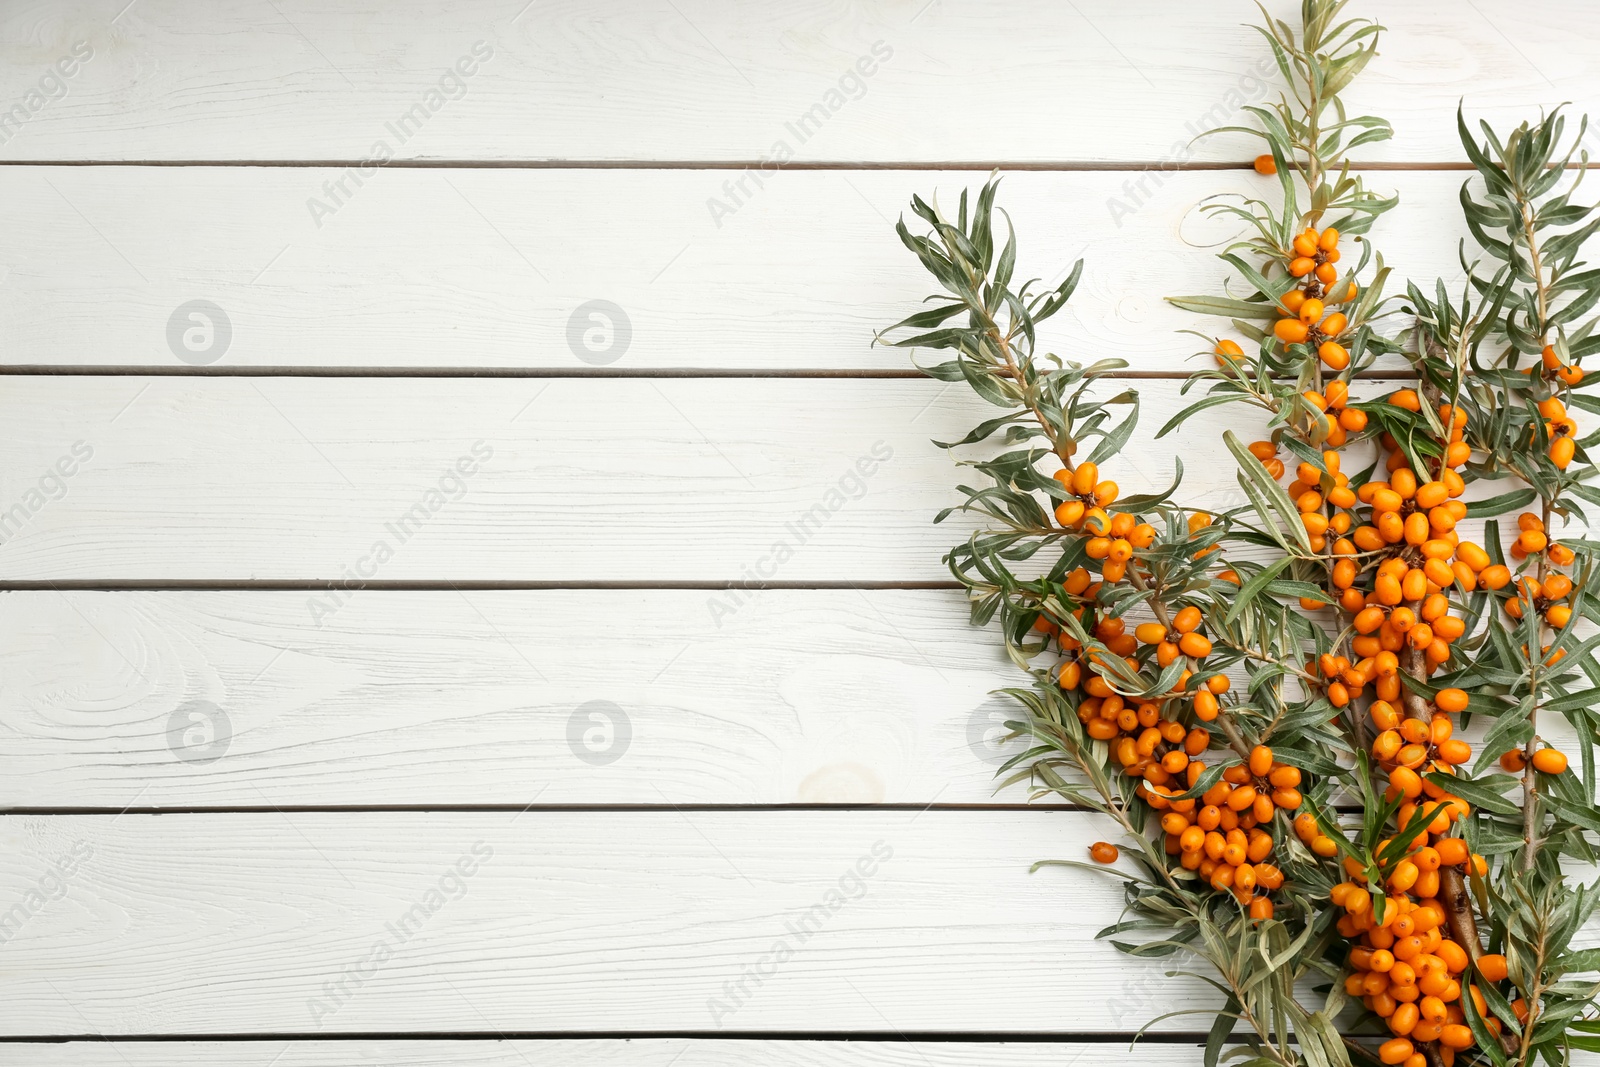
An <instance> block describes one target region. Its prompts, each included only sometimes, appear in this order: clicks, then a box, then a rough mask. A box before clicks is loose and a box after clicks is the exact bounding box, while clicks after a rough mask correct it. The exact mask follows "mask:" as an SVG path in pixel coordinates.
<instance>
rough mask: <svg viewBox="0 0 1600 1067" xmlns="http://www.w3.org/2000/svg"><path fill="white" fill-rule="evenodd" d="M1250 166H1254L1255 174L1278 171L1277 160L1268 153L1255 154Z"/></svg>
mask: <svg viewBox="0 0 1600 1067" xmlns="http://www.w3.org/2000/svg"><path fill="white" fill-rule="evenodd" d="M1251 166H1253V167H1254V168H1255V170H1256V173H1257V174H1276V173H1278V161H1277V160H1275V159H1273V158H1272V156H1271V154H1270V153H1269V154H1265V155H1259V156H1257V157H1256V159H1255V162H1254V163H1252V164H1251Z"/></svg>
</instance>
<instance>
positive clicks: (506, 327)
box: [0, 14, 1467, 373]
mask: <svg viewBox="0 0 1600 1067" xmlns="http://www.w3.org/2000/svg"><path fill="white" fill-rule="evenodd" d="M530 17H531V14H530ZM337 177H338V172H337V171H333V170H329V169H325V168H312V169H301V168H280V169H251V168H237V167H217V168H170V167H155V168H127V167H113V168H71V167H46V168H33V167H15V168H0V222H3V224H4V227H5V230H6V232H7V235H8V236H7V240H6V241H5V242H4V245H3V246H0V269H4V270H5V271H6V272H7V275H6V284H5V285H4V286H3V287H0V321H3V322H5V323H6V324H7V329H6V330H5V331H4V333H3V334H0V360H3V362H4V363H6V364H8V365H13V366H15V365H18V364H22V365H45V366H54V365H72V366H81V365H91V366H104V365H115V366H155V367H171V368H183V367H184V366H185V365H186V363H187V362H199V361H202V360H203V361H205V365H207V366H211V367H215V368H230V367H266V366H277V367H346V366H348V367H368V368H372V367H448V368H477V367H498V368H544V369H549V370H567V371H588V370H590V369H592V368H593V367H597V366H602V367H605V368H607V369H609V370H611V371H617V372H630V373H631V372H640V371H648V370H654V369H661V368H715V369H724V370H726V369H746V370H758V371H766V370H792V369H801V370H851V369H879V370H884V369H887V370H897V371H904V370H906V369H908V368H909V367H910V365H911V364H910V354H909V353H908V352H907V351H905V350H903V349H895V348H887V347H884V346H876V347H874V346H873V345H872V339H873V337H874V335H875V333H876V331H879V330H882V329H884V328H885V327H887V326H888V325H890V324H891V323H894V322H897V321H898V320H899V319H901V318H903V317H904V316H905V315H906V314H908V309H914V308H915V307H916V306H917V305H918V302H919V301H921V300H922V298H923V297H925V296H927V295H928V294H929V293H930V292H931V291H933V288H934V283H933V281H932V279H930V278H929V277H928V276H927V275H926V274H925V273H924V272H923V270H922V268H921V266H920V265H919V264H918V263H917V262H916V260H915V258H914V257H913V256H912V255H911V254H910V253H909V252H908V251H906V249H905V248H904V246H902V245H901V244H900V241H899V240H898V238H896V237H895V235H894V232H893V223H894V221H895V220H896V219H898V218H900V217H901V216H902V214H904V215H905V216H906V217H907V218H910V220H911V223H912V225H913V227H914V228H915V229H917V230H918V231H919V232H920V231H921V229H922V228H923V224H922V223H921V221H920V220H918V219H916V218H914V217H912V216H911V213H910V209H909V203H910V199H911V196H912V194H913V193H916V194H919V195H921V196H923V197H925V198H926V197H932V196H934V195H935V194H937V195H938V197H939V201H940V203H941V204H942V205H944V206H945V207H946V208H947V209H948V210H950V211H952V212H953V211H954V210H955V203H956V200H957V198H958V197H959V195H960V191H961V190H962V189H967V188H970V189H973V190H974V191H975V190H976V189H978V188H979V187H981V186H982V184H983V181H984V179H985V177H986V176H985V175H984V174H981V173H976V174H975V173H970V172H954V171H920V170H919V171H909V172H906V171H890V172H884V171H859V170H853V171H828V172H818V171H794V172H791V173H786V174H781V175H778V176H776V177H775V178H774V180H772V181H770V182H768V183H767V185H766V187H765V188H764V189H763V190H761V191H760V193H759V195H758V196H752V197H751V198H750V199H748V200H746V201H745V202H744V204H743V205H742V206H741V207H740V208H739V210H738V211H737V213H736V214H733V215H728V216H721V217H717V218H713V215H712V213H711V212H710V211H709V210H708V209H707V206H706V205H707V202H708V200H710V199H711V198H713V197H722V196H723V195H724V194H723V192H722V185H723V183H724V182H728V181H730V180H734V179H737V177H738V176H737V175H729V174H728V173H727V172H724V171H707V170H691V171H648V170H647V171H638V170H604V171H593V170H589V171H582V170H504V169H495V170H388V171H384V172H383V173H382V174H381V175H379V176H378V177H377V178H375V179H374V180H373V181H371V182H370V183H368V184H367V185H365V186H364V187H362V188H361V189H360V190H358V191H356V195H354V196H353V197H352V198H351V199H350V200H349V202H348V203H347V204H346V205H345V206H344V207H343V208H341V209H340V211H339V213H338V214H337V215H334V216H331V217H323V218H321V219H320V225H319V224H318V221H317V220H313V218H312V216H311V214H310V213H309V212H308V210H307V207H306V204H307V203H308V201H309V200H310V199H311V198H313V197H315V196H317V195H319V190H320V188H321V186H322V184H323V183H324V182H326V181H330V180H336V179H337ZM1365 177H1366V179H1367V180H1368V181H1369V183H1370V184H1371V185H1372V187H1373V188H1375V189H1378V190H1381V191H1383V192H1385V193H1388V194H1398V195H1399V196H1400V197H1401V200H1402V203H1404V204H1405V205H1406V207H1405V210H1401V211H1397V212H1394V213H1392V214H1391V215H1389V216H1386V217H1385V219H1384V222H1383V226H1382V228H1381V230H1380V231H1379V233H1378V235H1377V237H1378V241H1377V248H1378V250H1379V251H1381V252H1382V253H1383V257H1384V261H1385V262H1386V263H1388V264H1389V265H1391V266H1393V267H1395V268H1396V271H1397V273H1396V277H1403V276H1407V275H1409V276H1412V277H1417V278H1422V279H1432V278H1434V277H1443V278H1446V279H1447V280H1449V281H1450V282H1451V283H1452V284H1451V287H1452V288H1456V287H1458V286H1459V284H1460V282H1461V279H1462V277H1463V276H1462V273H1461V269H1460V265H1459V260H1458V257H1457V243H1458V241H1459V240H1460V239H1462V238H1463V237H1466V236H1467V232H1466V229H1465V226H1464V224H1463V223H1462V222H1461V220H1460V217H1459V216H1460V212H1459V210H1458V209H1457V208H1456V206H1455V205H1456V197H1457V192H1458V190H1459V189H1460V186H1461V183H1462V182H1463V181H1464V180H1465V178H1466V175H1463V174H1461V173H1459V172H1454V171H1410V172H1404V171H1397V172H1390V171H1384V172H1375V173H1370V174H1367V175H1365ZM1141 183H1142V184H1141ZM752 188H753V187H752V186H747V189H752ZM1277 188H1278V186H1277V181H1276V179H1270V180H1269V179H1264V178H1262V177H1260V176H1258V175H1256V174H1255V173H1254V172H1253V171H1248V170H1242V171H1197V172H1181V173H1168V174H1163V173H1161V172H1155V173H1154V174H1153V175H1151V176H1147V175H1144V174H1139V173H1128V172H1122V171H1101V172H1088V173H1080V172H1066V173H1033V172H1020V173H1015V174H1008V175H1007V176H1006V178H1005V180H1004V182H1003V184H1002V186H1001V189H1002V192H1001V196H1000V201H999V202H1000V205H1001V206H1002V207H1003V208H1004V210H1005V211H1006V212H1007V214H1009V215H1010V216H1011V218H1012V219H1013V220H1014V222H1015V224H1016V227H1017V232H1018V235H1019V249H1020V260H1019V265H1018V276H1019V277H1021V278H1035V277H1038V278H1043V279H1044V280H1045V281H1046V282H1055V281H1059V280H1060V279H1061V278H1063V277H1065V275H1066V272H1067V271H1068V270H1069V269H1070V268H1071V266H1072V264H1073V262H1074V261H1076V260H1078V259H1080V258H1082V259H1083V260H1084V261H1085V265H1084V275H1083V280H1082V282H1081V283H1080V286H1079V289H1078V293H1077V295H1076V296H1075V297H1074V299H1073V301H1072V302H1071V303H1070V304H1069V305H1068V306H1067V309H1066V310H1065V311H1064V312H1062V314H1061V315H1059V316H1058V317H1057V318H1056V319H1055V320H1053V321H1052V322H1051V323H1050V324H1048V325H1047V326H1046V328H1045V330H1044V331H1043V334H1042V336H1043V340H1044V343H1045V344H1046V345H1047V346H1048V347H1049V348H1050V350H1052V351H1056V352H1059V353H1061V354H1062V355H1064V356H1066V357H1067V358H1072V359H1080V360H1084V361H1088V360H1090V359H1098V358H1104V357H1107V356H1118V357H1120V358H1122V359H1125V360H1127V361H1128V362H1129V363H1130V364H1131V365H1132V368H1133V369H1135V370H1137V371H1140V372H1149V371H1166V372H1173V373H1178V372H1183V371H1186V370H1187V369H1189V368H1191V367H1193V366H1195V363H1194V362H1192V361H1191V358H1190V357H1191V356H1192V355H1193V354H1194V353H1195V352H1196V351H1198V350H1200V349H1201V348H1203V347H1204V346H1202V345H1201V343H1200V342H1199V341H1198V340H1196V339H1195V338H1192V337H1189V336H1187V335H1183V336H1180V335H1179V333H1178V331H1180V330H1184V329H1197V328H1198V329H1203V330H1209V331H1213V332H1221V331H1228V330H1230V327H1229V325H1228V323H1227V322H1226V321H1225V320H1222V319H1214V320H1211V321H1209V322H1197V320H1196V316H1194V315H1192V314H1189V313H1187V312H1183V311H1180V310H1178V309H1177V308H1174V307H1172V306H1170V305H1169V304H1167V303H1166V301H1165V300H1164V299H1163V298H1164V297H1166V296H1174V295H1183V294H1190V293H1203V292H1214V291H1216V290H1217V288H1218V287H1219V286H1221V285H1223V284H1224V283H1225V282H1226V283H1229V284H1233V280H1232V279H1230V278H1229V271H1228V268H1227V267H1226V266H1225V265H1224V264H1222V263H1220V262H1219V261H1218V260H1217V258H1216V252H1217V251H1218V249H1219V248H1220V247H1221V246H1223V245H1225V244H1226V243H1227V242H1228V241H1229V240H1231V239H1233V238H1235V237H1237V236H1238V234H1239V232H1240V227H1239V225H1237V224H1235V223H1231V222H1227V221H1225V220H1223V219H1220V218H1214V217H1210V216H1208V215H1207V214H1206V212H1205V211H1204V210H1203V207H1202V205H1203V204H1206V203H1210V202H1225V201H1231V202H1237V201H1238V200H1239V199H1240V198H1242V197H1244V196H1247V195H1249V196H1263V195H1277ZM1430 204H1431V205H1436V206H1437V210H1428V209H1426V208H1425V207H1424V205H1430ZM557 205H559V207H558V208H557V207H556V206H557ZM1347 257H1348V265H1350V266H1353V265H1354V264H1355V263H1357V262H1359V259H1360V251H1359V247H1358V246H1352V247H1351V250H1350V251H1349V252H1347ZM1373 273H1374V271H1373V268H1371V267H1369V268H1368V269H1367V271H1366V272H1365V275H1364V277H1363V280H1366V279H1370V278H1371V276H1372V274H1373ZM197 299H203V300H209V301H211V302H212V303H214V304H215V305H216V306H217V307H218V308H220V309H221V311H222V314H224V315H226V316H227V321H228V324H229V326H230V328H231V332H230V334H229V336H228V339H227V342H226V344H225V345H222V343H221V342H220V341H219V340H218V339H217V338H216V337H213V338H211V339H209V340H207V339H205V338H204V337H199V338H195V339H194V340H193V342H192V343H193V346H194V347H195V348H199V349H202V351H200V352H191V351H189V350H188V349H181V350H180V349H175V348H174V346H173V345H172V344H171V343H169V340H168V323H169V321H170V320H171V319H172V318H173V316H174V314H175V313H176V312H177V309H178V308H179V307H180V306H182V305H185V304H187V303H188V302H189V301H192V300H197ZM595 300H605V301H609V302H611V303H612V304H614V305H616V307H617V308H619V309H621V313H622V315H623V316H625V317H626V322H627V330H628V333H627V336H626V339H625V340H624V339H623V337H622V336H621V335H620V334H613V335H612V336H611V337H610V338H607V337H606V336H605V335H604V334H596V335H593V336H591V337H588V338H585V336H584V332H585V331H587V330H589V329H591V328H592V327H593V323H591V322H590V320H589V319H588V315H587V313H586V312H583V311H582V310H581V309H582V308H584V307H585V306H586V305H587V304H589V302H591V301H595ZM612 314H613V316H615V313H614V312H613V313H612ZM574 316H576V317H577V320H578V323H579V326H578V328H577V329H576V331H574V332H575V333H576V340H574V338H573V336H572V335H571V334H569V324H570V323H572V322H573V319H574ZM618 321H619V322H620V321H621V320H620V318H619V320H618ZM919 355H920V358H922V359H924V360H927V359H929V358H930V357H931V355H932V354H931V353H920V354H919Z"/></svg>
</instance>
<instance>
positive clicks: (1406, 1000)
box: [1294, 690, 1505, 1067]
mask: <svg viewBox="0 0 1600 1067" xmlns="http://www.w3.org/2000/svg"><path fill="white" fill-rule="evenodd" d="M1446 692H1448V690H1447V691H1446ZM1441 695H1442V694H1441ZM1464 698H1465V694H1462V699H1463V700H1464ZM1410 721H1413V722H1415V721H1417V720H1410ZM1402 769H1404V768H1402ZM1412 777H1413V778H1414V777H1415V774H1414V773H1413V774H1412ZM1395 789H1396V780H1395V779H1394V778H1393V777H1391V783H1390V796H1391V797H1392V796H1393V795H1394V791H1395ZM1413 810H1415V809H1414V806H1413ZM1407 817H1408V816H1405V815H1402V825H1403V824H1404V821H1405V819H1406V818H1407ZM1441 824H1442V825H1441ZM1448 824H1449V820H1448V818H1446V817H1445V816H1444V815H1442V814H1441V815H1440V816H1439V817H1438V818H1437V819H1436V821H1435V823H1434V824H1433V825H1430V827H1429V831H1431V832H1435V833H1442V832H1443V831H1444V830H1446V829H1448ZM1294 828H1295V833H1296V835H1297V836H1298V837H1299V838H1300V839H1301V841H1303V842H1304V843H1305V844H1306V846H1307V847H1308V848H1310V849H1311V850H1312V851H1313V852H1315V853H1316V854H1318V855H1320V856H1329V857H1331V856H1333V855H1335V854H1336V852H1337V850H1338V846H1337V845H1336V844H1335V843H1334V841H1333V840H1332V839H1331V838H1329V837H1327V836H1326V835H1325V834H1323V833H1322V832H1321V830H1320V828H1319V827H1318V826H1317V823H1316V820H1315V819H1313V818H1311V816H1310V815H1302V816H1300V817H1299V818H1297V819H1296V820H1295V823H1294ZM1388 845H1389V842H1388V841H1384V842H1380V844H1379V847H1378V851H1379V852H1380V853H1381V852H1382V851H1384V849H1386V848H1387V846H1388ZM1443 867H1467V868H1470V869H1471V870H1472V871H1474V872H1475V873H1477V874H1478V875H1480V876H1481V875H1483V874H1485V873H1487V871H1488V864H1487V861H1485V860H1484V858H1483V857H1482V856H1479V855H1475V854H1472V853H1470V852H1469V851H1468V849H1467V844H1466V842H1465V841H1462V840H1461V839H1460V838H1458V837H1443V836H1436V837H1435V838H1434V839H1433V843H1432V844H1430V843H1429V835H1428V833H1423V834H1421V835H1420V836H1419V837H1418V838H1417V839H1416V840H1415V841H1413V842H1412V843H1411V844H1410V845H1409V846H1408V851H1407V853H1406V855H1405V856H1404V857H1403V858H1400V859H1398V860H1391V861H1390V862H1388V863H1387V864H1386V865H1385V866H1384V885H1385V894H1384V896H1383V897H1382V911H1383V917H1382V918H1381V919H1380V918H1378V917H1377V914H1376V912H1375V911H1374V908H1373V898H1372V896H1371V894H1370V892H1369V891H1368V888H1367V885H1366V883H1367V877H1366V874H1365V872H1364V871H1363V870H1362V868H1361V866H1360V864H1358V863H1356V862H1355V861H1354V860H1352V859H1348V858H1347V859H1346V860H1345V861H1344V869H1345V873H1346V874H1347V875H1348V876H1349V878H1350V880H1349V881H1346V882H1340V883H1339V884H1338V885H1335V886H1334V887H1333V888H1332V890H1330V891H1329V894H1328V896H1329V899H1330V900H1331V902H1332V903H1333V905H1334V906H1335V907H1338V908H1341V909H1343V911H1344V914H1343V915H1342V916H1340V918H1339V921H1338V924H1337V926H1338V930H1339V932H1340V933H1341V934H1343V935H1344V936H1345V937H1348V938H1351V939H1353V940H1354V941H1355V942H1356V944H1355V946H1354V947H1353V948H1352V949H1351V951H1350V956H1349V966H1350V974H1349V975H1348V976H1347V977H1346V978H1345V992H1346V993H1348V994H1349V995H1351V996H1354V997H1360V998H1361V1001H1362V1003H1363V1004H1365V1005H1366V1006H1367V1008H1368V1009H1369V1010H1371V1011H1372V1012H1373V1013H1375V1014H1376V1015H1378V1016H1379V1017H1381V1018H1382V1019H1384V1020H1385V1021H1386V1022H1387V1024H1388V1027H1389V1031H1390V1032H1391V1033H1392V1034H1394V1035H1395V1036H1394V1039H1393V1040H1391V1041H1388V1042H1386V1043H1384V1045H1383V1046H1382V1047H1381V1048H1380V1050H1379V1055H1380V1058H1381V1059H1382V1061H1383V1062H1384V1063H1392V1064H1402V1065H1404V1067H1425V1064H1426V1062H1427V1061H1426V1058H1425V1056H1424V1054H1423V1053H1421V1052H1419V1051H1417V1049H1416V1045H1417V1044H1419V1043H1420V1044H1425V1043H1429V1042H1435V1041H1436V1042H1438V1043H1439V1052H1440V1054H1441V1056H1442V1057H1443V1059H1444V1062H1445V1063H1446V1064H1450V1063H1453V1062H1454V1060H1455V1053H1456V1052H1458V1051H1461V1050H1463V1049H1468V1048H1471V1047H1472V1045H1473V1044H1474V1040H1473V1036H1472V1031H1471V1029H1470V1028H1469V1027H1468V1026H1467V1025H1466V1014H1465V1012H1464V1010H1463V1009H1462V1007H1461V1005H1460V999H1461V993H1462V981H1461V979H1462V975H1463V974H1464V972H1465V971H1466V970H1467V968H1468V966H1469V964H1470V962H1471V961H1470V958H1469V957H1468V955H1467V950H1466V949H1465V948H1463V947H1462V946H1461V945H1460V944H1459V943H1457V942H1455V941H1453V940H1451V939H1450V938H1449V937H1448V936H1447V934H1446V929H1447V926H1446V918H1445V915H1446V912H1445V908H1444V905H1443V904H1442V903H1441V902H1440V901H1439V900H1438V893H1439V886H1440V877H1439V871H1440V869H1441V868H1443ZM1496 960H1498V961H1499V966H1498V970H1497V969H1496V965H1495V961H1496ZM1479 973H1480V978H1481V979H1483V980H1486V981H1499V980H1500V979H1503V978H1504V977H1505V968H1504V959H1503V957H1495V956H1481V957H1480V972H1479ZM1472 993H1473V996H1474V998H1475V1006H1476V1007H1477V1009H1478V1012H1479V1014H1480V1015H1481V1016H1486V1017H1487V1007H1486V1005H1485V1004H1484V1001H1483V998H1482V994H1480V993H1478V991H1477V990H1475V989H1474V990H1473V991H1472ZM1489 1018H1492V1017H1489ZM1490 1029H1491V1030H1492V1031H1494V1032H1496V1033H1498V1029H1499V1028H1498V1024H1497V1023H1493V1024H1491V1025H1490Z"/></svg>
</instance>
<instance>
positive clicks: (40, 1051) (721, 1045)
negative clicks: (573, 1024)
mask: <svg viewBox="0 0 1600 1067" xmlns="http://www.w3.org/2000/svg"><path fill="white" fill-rule="evenodd" d="M1203 1052H1204V1050H1203V1049H1202V1048H1200V1047H1199V1046H1198V1045H1177V1044H1166V1043H1163V1044H1160V1045H1152V1044H1145V1045H1140V1046H1137V1047H1134V1048H1129V1047H1128V1046H1127V1044H1126V1043H1125V1042H1104V1043H1094V1044H1089V1043H1082V1042H1078V1043H1074V1042H1072V1041H1070V1040H1065V1041H1049V1042H1029V1043H1019V1042H1011V1043H1006V1042H1000V1041H972V1042H965V1041H963V1042H942V1041H804V1040H796V1041H752V1040H740V1039H737V1038H735V1039H730V1040H719V1041H710V1040H704V1039H701V1040H693V1039H683V1038H634V1039H632V1040H605V1039H596V1040H570V1039H569V1040H549V1041H470V1040H469V1041H355V1042H352V1041H339V1042H333V1041H293V1042H281V1041H264V1042H260V1043H256V1042H251V1043H248V1044H239V1043H229V1042H221V1041H163V1042H131V1041H122V1042H109V1043H107V1042H72V1043H66V1044H17V1045H0V1064H6V1065H8V1067H10V1065H16V1067H22V1065H24V1064H26V1065H30V1067H146V1065H150V1067H160V1065H164V1064H172V1065H175V1067H184V1065H188V1064H204V1065H206V1067H265V1063H266V1060H267V1059H269V1058H271V1057H272V1056H277V1057H278V1059H277V1060H276V1061H275V1062H276V1065H277V1067H345V1065H348V1064H383V1065H385V1067H745V1065H747V1064H752V1063H759V1064H769V1065H771V1067H1097V1065H1102V1064H1105V1065H1113V1064H1114V1065H1117V1067H1122V1065H1129V1067H1132V1065H1138V1064H1146V1063H1149V1062H1151V1061H1152V1059H1156V1058H1159V1060H1160V1062H1161V1063H1163V1064H1172V1065H1173V1067H1198V1065H1199V1064H1200V1063H1201V1062H1202V1059H1203ZM1579 1062H1581V1061H1579Z"/></svg>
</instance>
